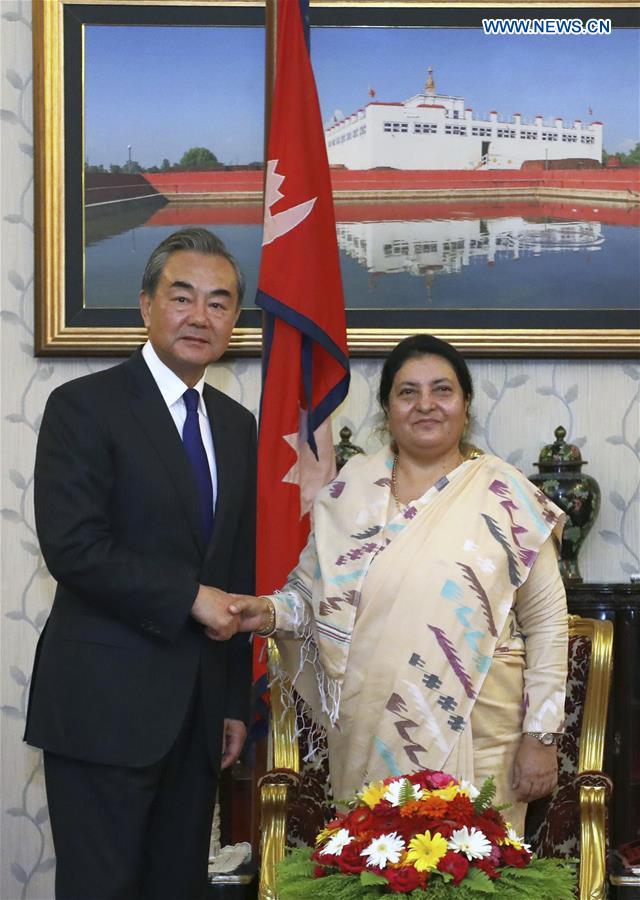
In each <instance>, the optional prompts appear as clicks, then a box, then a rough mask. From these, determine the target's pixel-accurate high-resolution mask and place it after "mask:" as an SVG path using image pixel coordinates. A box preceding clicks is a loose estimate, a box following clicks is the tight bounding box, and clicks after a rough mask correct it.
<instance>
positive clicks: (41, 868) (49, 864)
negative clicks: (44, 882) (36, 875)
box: [35, 856, 56, 872]
mask: <svg viewBox="0 0 640 900" xmlns="http://www.w3.org/2000/svg"><path fill="white" fill-rule="evenodd" d="M55 864H56V860H55V857H54V856H50V857H49V858H48V859H43V860H42V862H41V863H38V865H37V866H36V868H35V871H36V872H50V871H51V869H53V868H55Z"/></svg>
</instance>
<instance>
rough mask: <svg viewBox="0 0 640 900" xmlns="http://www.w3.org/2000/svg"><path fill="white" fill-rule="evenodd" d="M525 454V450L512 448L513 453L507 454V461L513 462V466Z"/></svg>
mask: <svg viewBox="0 0 640 900" xmlns="http://www.w3.org/2000/svg"><path fill="white" fill-rule="evenodd" d="M522 456H523V450H521V449H518V450H512V451H511V453H509V455H508V456H507V462H508V463H511V465H512V466H517V465H518V463H519V462H520V460H521V459H522Z"/></svg>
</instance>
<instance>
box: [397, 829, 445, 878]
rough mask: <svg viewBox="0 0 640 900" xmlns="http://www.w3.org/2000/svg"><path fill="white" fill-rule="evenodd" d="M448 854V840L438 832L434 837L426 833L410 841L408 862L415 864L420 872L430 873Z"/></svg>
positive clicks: (428, 832)
mask: <svg viewBox="0 0 640 900" xmlns="http://www.w3.org/2000/svg"><path fill="white" fill-rule="evenodd" d="M446 852H447V840H446V838H443V837H442V835H441V834H438V833H437V832H436V833H435V834H434V835H433V837H432V836H431V832H430V831H425V833H424V834H417V835H416V836H415V837H414V838H412V839H411V840H410V841H409V849H408V851H407V855H406V860H407V862H410V863H413V865H414V866H415V868H416V869H417V870H418V872H429V871H431V870H432V869H435V868H436V867H437V865H438V863H439V862H440V860H441V859H442V857H443V856H444V855H445V853H446Z"/></svg>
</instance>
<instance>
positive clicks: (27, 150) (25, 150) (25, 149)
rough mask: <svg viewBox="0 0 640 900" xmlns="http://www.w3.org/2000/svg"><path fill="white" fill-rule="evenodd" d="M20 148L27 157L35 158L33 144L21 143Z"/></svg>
mask: <svg viewBox="0 0 640 900" xmlns="http://www.w3.org/2000/svg"><path fill="white" fill-rule="evenodd" d="M18 147H20V149H21V150H22V152H23V153H25V154H26V155H27V156H30V157H32V158H33V146H32V145H31V144H24V143H20V144H18Z"/></svg>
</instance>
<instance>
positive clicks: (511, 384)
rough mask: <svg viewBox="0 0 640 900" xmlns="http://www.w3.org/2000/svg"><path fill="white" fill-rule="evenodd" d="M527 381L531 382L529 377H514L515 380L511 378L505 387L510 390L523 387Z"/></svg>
mask: <svg viewBox="0 0 640 900" xmlns="http://www.w3.org/2000/svg"><path fill="white" fill-rule="evenodd" d="M527 381H529V376H528V375H514V376H513V378H509V380H508V381H507V382H506V383H505V387H508V388H517V387H521V386H522V385H523V384H526V383H527Z"/></svg>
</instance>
